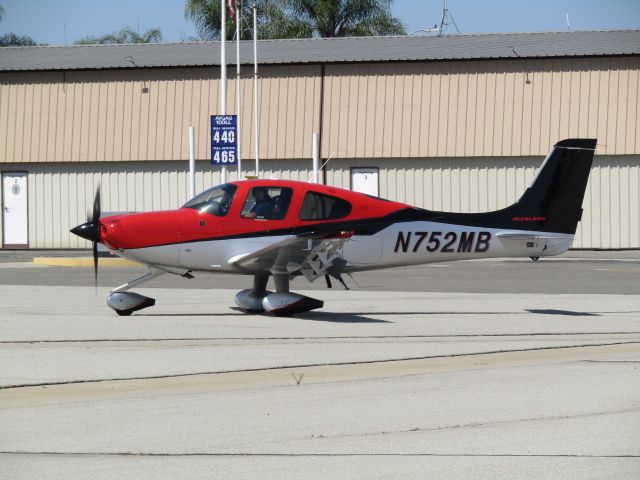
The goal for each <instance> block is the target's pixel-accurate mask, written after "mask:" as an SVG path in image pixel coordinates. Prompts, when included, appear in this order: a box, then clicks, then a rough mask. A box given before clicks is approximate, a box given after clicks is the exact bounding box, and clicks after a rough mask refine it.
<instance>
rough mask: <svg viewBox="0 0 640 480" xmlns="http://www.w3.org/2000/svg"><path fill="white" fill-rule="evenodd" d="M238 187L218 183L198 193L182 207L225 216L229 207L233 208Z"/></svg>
mask: <svg viewBox="0 0 640 480" xmlns="http://www.w3.org/2000/svg"><path fill="white" fill-rule="evenodd" d="M237 189H238V187H236V186H235V185H233V184H230V183H226V184H224V185H218V186H217V187H213V188H210V189H209V190H205V191H204V192H202V193H201V194H199V195H196V196H195V197H193V198H192V199H191V200H189V201H188V202H187V203H185V204H184V205H183V207H182V208H193V209H195V210H198V211H200V213H209V214H211V215H215V216H217V217H224V216H225V215H226V214H227V213H228V212H229V208H231V202H232V201H233V196H234V195H235V193H236V190H237Z"/></svg>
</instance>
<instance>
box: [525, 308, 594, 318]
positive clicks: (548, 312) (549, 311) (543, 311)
mask: <svg viewBox="0 0 640 480" xmlns="http://www.w3.org/2000/svg"><path fill="white" fill-rule="evenodd" d="M527 312H529V313H539V314H542V315H567V316H570V317H600V316H601V315H600V314H599V313H591V312H575V311H573V310H556V309H553V308H545V309H529V310H527Z"/></svg>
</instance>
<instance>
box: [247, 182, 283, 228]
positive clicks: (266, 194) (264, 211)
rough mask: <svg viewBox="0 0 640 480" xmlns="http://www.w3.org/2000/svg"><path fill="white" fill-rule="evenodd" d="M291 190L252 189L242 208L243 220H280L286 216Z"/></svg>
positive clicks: (274, 188)
mask: <svg viewBox="0 0 640 480" xmlns="http://www.w3.org/2000/svg"><path fill="white" fill-rule="evenodd" d="M292 194H293V190H291V189H290V188H283V187H254V188H252V189H251V191H250V192H249V195H247V200H246V201H245V202H244V206H243V207H242V213H241V215H242V217H243V218H253V219H258V220H282V219H283V218H284V217H286V216H287V212H288V211H289V204H290V203H291V196H292Z"/></svg>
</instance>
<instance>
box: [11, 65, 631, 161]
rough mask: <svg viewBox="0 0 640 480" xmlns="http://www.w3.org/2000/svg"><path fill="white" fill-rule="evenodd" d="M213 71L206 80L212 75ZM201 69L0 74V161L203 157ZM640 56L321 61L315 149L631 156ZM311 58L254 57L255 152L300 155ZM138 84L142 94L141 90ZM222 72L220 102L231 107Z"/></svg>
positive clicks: (248, 89)
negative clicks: (577, 148)
mask: <svg viewBox="0 0 640 480" xmlns="http://www.w3.org/2000/svg"><path fill="white" fill-rule="evenodd" d="M214 76H215V79H214ZM217 76H218V72H217V70H214V69H211V68H206V69H205V68H190V69H164V70H163V69H149V70H142V69H140V70H111V71H109V70H107V71H77V72H76V71H69V72H28V73H7V72H4V73H0V140H2V143H0V163H7V162H9V163H11V162H52V161H54V162H68V161H75V162H78V161H147V160H176V159H180V158H186V157H187V155H188V145H187V134H186V131H187V128H188V126H189V125H194V126H195V127H196V129H197V130H196V133H197V138H198V148H197V157H198V158H203V159H204V158H208V157H209V155H210V154H209V150H208V145H209V115H210V113H211V112H217V111H218V97H219V94H218V85H219V81H218V80H217ZM639 77H640V57H637V56H636V57H624V58H616V57H610V58H583V59H580V58H577V59H576V58H563V59H547V60H532V59H522V60H518V59H516V60H496V61H488V60H486V61H465V62H422V63H378V64H353V65H328V66H327V67H326V74H325V87H324V101H323V103H322V107H323V118H324V122H323V126H322V130H323V137H322V155H323V157H325V158H326V157H329V156H334V157H335V158H401V157H406V158H420V157H474V156H491V157H500V156H528V155H543V154H545V153H546V152H547V151H548V150H549V148H550V146H551V145H552V144H553V143H554V142H556V141H557V140H559V139H562V138H568V137H597V138H598V141H599V153H601V154H603V155H624V154H638V153H640V134H639V133H638V130H639V129H640V128H639V123H638V117H639V116H640V113H639V111H640V103H639V101H638V98H639V97H640V94H639V92H640V81H639ZM320 84H321V79H320V67H319V66H292V65H283V66H277V67H264V68H263V69H262V74H261V82H260V85H261V87H260V100H261V102H260V103H261V107H260V108H261V110H260V118H261V122H260V125H261V130H260V133H261V146H260V154H261V157H263V158H271V159H296V158H302V157H307V156H309V155H310V150H311V134H312V133H313V132H314V131H315V132H317V131H318V130H319V127H320V123H319V122H320V103H321V102H320V98H321V94H320ZM145 89H146V91H147V93H144V91H145ZM241 90H242V98H243V107H242V114H243V117H242V118H243V120H242V132H243V133H244V139H243V142H242V151H243V152H244V156H245V157H247V158H250V157H252V156H253V121H252V119H253V100H252V95H253V94H252V80H251V79H250V78H247V77H245V78H243V80H242V88H241ZM234 98H235V82H234V81H230V82H229V113H234V111H235V100H234Z"/></svg>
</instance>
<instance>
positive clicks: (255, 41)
mask: <svg viewBox="0 0 640 480" xmlns="http://www.w3.org/2000/svg"><path fill="white" fill-rule="evenodd" d="M257 17H258V9H257V7H256V4H255V3H254V4H253V116H254V123H255V130H256V177H259V176H260V152H259V150H260V129H259V127H258V118H259V115H258V105H259V104H260V102H259V101H258V20H257Z"/></svg>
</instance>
